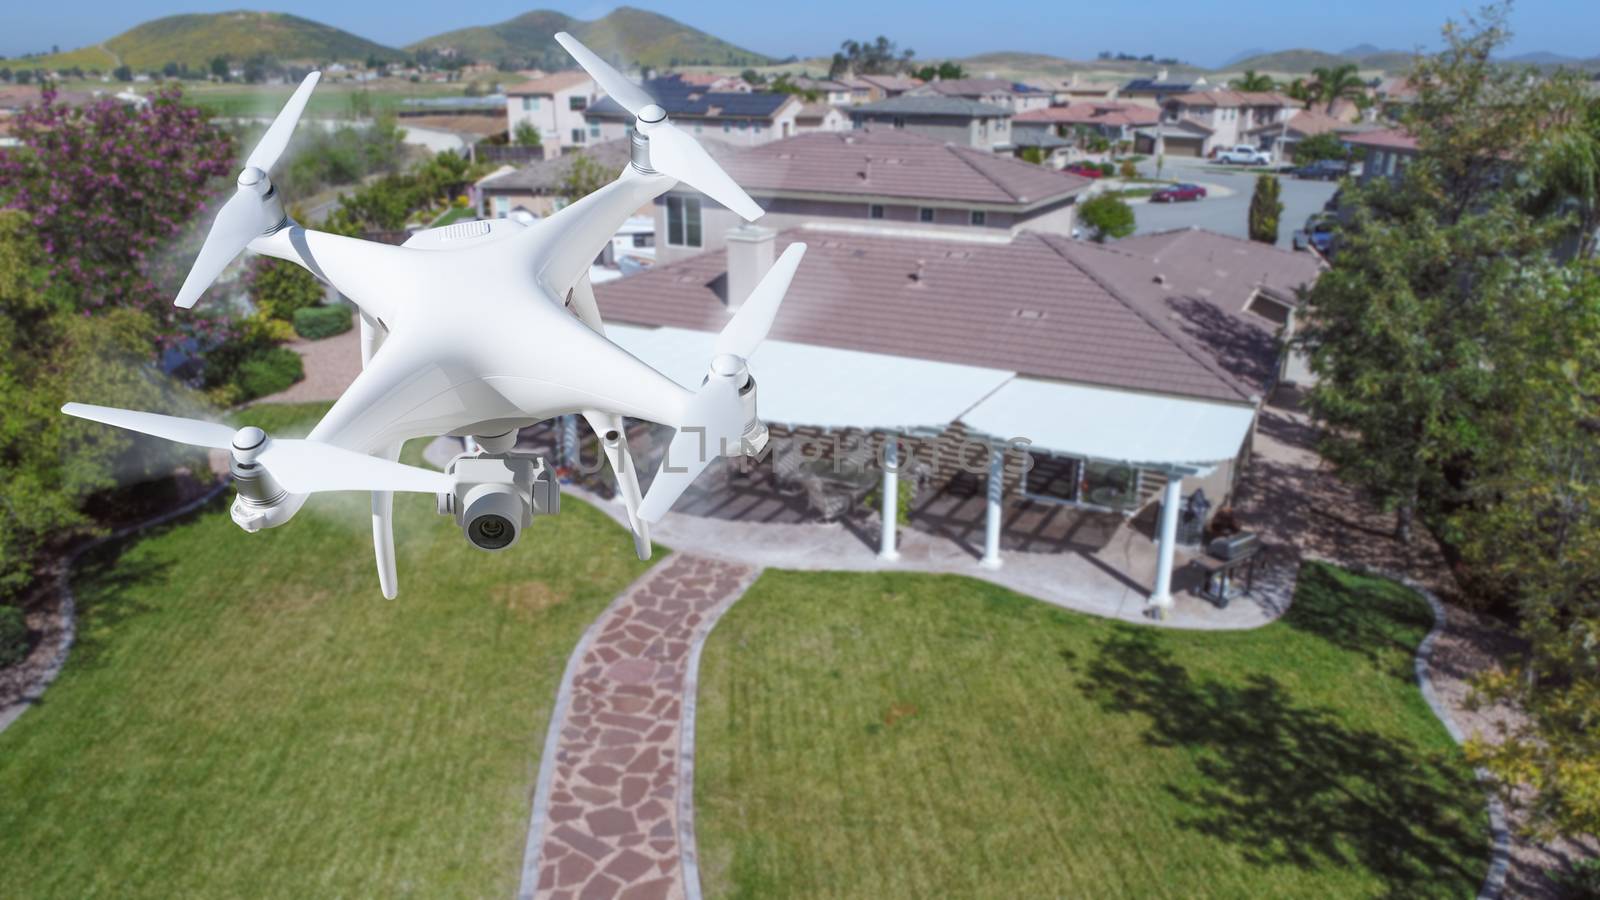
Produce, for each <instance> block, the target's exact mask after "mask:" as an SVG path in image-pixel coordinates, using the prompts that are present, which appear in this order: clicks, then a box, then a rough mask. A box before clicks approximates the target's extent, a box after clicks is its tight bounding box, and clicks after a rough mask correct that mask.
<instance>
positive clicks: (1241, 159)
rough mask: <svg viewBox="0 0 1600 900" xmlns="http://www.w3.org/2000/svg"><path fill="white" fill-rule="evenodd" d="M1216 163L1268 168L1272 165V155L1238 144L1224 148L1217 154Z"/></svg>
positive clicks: (1259, 149) (1258, 148) (1247, 145)
mask: <svg viewBox="0 0 1600 900" xmlns="http://www.w3.org/2000/svg"><path fill="white" fill-rule="evenodd" d="M1217 161H1218V162H1223V163H1233V164H1234V165H1239V166H1270V165H1272V154H1271V153H1269V152H1268V151H1266V150H1262V149H1261V148H1260V147H1252V146H1250V145H1249V144H1239V145H1237V146H1233V147H1227V148H1224V149H1223V150H1222V151H1221V152H1219V153H1218V154H1217Z"/></svg>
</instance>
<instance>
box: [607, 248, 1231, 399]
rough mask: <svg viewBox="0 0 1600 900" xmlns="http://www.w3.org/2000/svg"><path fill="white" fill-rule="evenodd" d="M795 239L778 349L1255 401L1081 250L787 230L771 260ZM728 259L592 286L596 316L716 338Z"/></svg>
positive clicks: (703, 257)
mask: <svg viewBox="0 0 1600 900" xmlns="http://www.w3.org/2000/svg"><path fill="white" fill-rule="evenodd" d="M796 240H803V241H805V242H806V243H808V244H809V245H810V250H809V252H807V254H806V257H805V260H804V261H803V262H802V263H801V265H800V269H799V271H798V272H797V273H796V275H795V279H794V282H793V284H792V285H791V287H790V289H789V294H788V298H787V299H786V300H785V302H784V308H783V314H782V315H781V316H779V317H778V321H777V323H776V325H775V326H774V327H773V331H772V336H773V338H775V339H778V340H786V341H796V342H801V343H808V344H815V345H820V346H827V347H838V348H842V349H848V350H859V351H863V352H868V353H882V354H888V355H893V356H905V357H912V358H917V359H930V360H938V361H943V362H953V363H960V364H965V365H973V366H985V367H989V368H995V369H1002V370H1008V371H1015V372H1021V373H1023V374H1026V375H1030V376H1034V377H1040V378H1055V379H1061V380H1064V381H1072V382H1078V383H1084V384H1096V385H1104V386H1107V387H1114V388H1123V389H1128V390H1137V391H1151V392H1157V393H1166V394H1177V395H1182V396H1189V397H1199V398H1203V399H1208V400H1217V401H1224V402H1245V401H1247V400H1248V399H1249V398H1250V397H1251V395H1252V394H1255V393H1257V392H1258V391H1256V390H1255V389H1254V388H1252V386H1251V385H1249V384H1248V383H1246V382H1244V381H1242V380H1241V379H1239V378H1236V377H1234V376H1232V375H1230V374H1229V373H1228V371H1227V370H1226V369H1225V368H1224V367H1223V366H1221V365H1220V364H1219V363H1218V362H1217V361H1216V359H1215V358H1214V355H1213V354H1210V353H1207V352H1205V351H1204V350H1202V349H1200V348H1198V347H1197V346H1196V345H1195V342H1194V339H1193V338H1190V337H1189V336H1187V335H1186V334H1185V333H1184V331H1183V330H1182V329H1181V328H1180V327H1179V325H1177V324H1175V323H1173V322H1171V321H1168V320H1167V319H1166V318H1165V317H1164V316H1163V315H1162V314H1160V312H1159V311H1158V310H1155V309H1153V308H1151V306H1150V305H1149V304H1148V303H1146V302H1144V301H1142V300H1141V299H1139V298H1137V297H1131V296H1127V295H1125V294H1124V293H1123V292H1122V291H1121V289H1120V288H1117V287H1114V286H1112V285H1111V284H1110V282H1108V281H1107V280H1106V279H1104V278H1102V277H1099V276H1098V275H1097V274H1096V273H1094V272H1092V271H1091V270H1090V269H1088V268H1086V267H1085V266H1084V265H1082V264H1081V263H1080V262H1079V261H1077V259H1076V257H1078V256H1079V254H1078V253H1077V252H1076V250H1077V249H1078V248H1081V246H1082V245H1078V244H1075V242H1073V241H1071V240H1069V239H1066V238H1062V237H1059V236H1054V235H1041V234H1035V233H1033V232H1022V233H1020V234H1018V235H1016V236H1015V237H1014V238H1013V239H1012V240H1010V241H1009V242H1007V243H988V242H976V241H960V240H944V239H936V238H924V237H916V238H912V237H891V236H887V235H867V234H860V233H853V232H852V233H845V232H830V231H827V230H824V229H795V230H791V231H786V232H783V233H781V234H779V235H778V236H777V239H776V242H777V247H776V249H777V250H778V251H780V252H781V250H782V249H783V248H784V247H786V246H788V245H789V244H790V243H792V242H794V241H796ZM726 261H727V257H726V255H725V254H723V253H719V252H710V253H702V254H699V255H697V256H693V257H690V258H688V259H685V260H681V261H679V262H676V263H671V264H669V265H665V266H657V267H656V268H654V269H651V270H650V271H648V272H644V273H641V274H639V275H634V276H632V277H629V278H623V279H619V280H617V281H612V282H607V283H605V284H601V285H597V286H596V287H595V291H596V294H597V296H598V298H599V302H600V308H601V311H602V313H603V314H604V316H605V317H606V319H607V320H614V321H618V322H628V323H633V324H639V325H653V326H673V327H679V328H691V329H696V330H702V331H716V330H719V329H721V328H722V326H723V325H724V324H726V322H727V319H728V313H727V310H726V307H725V306H724V304H723V301H722V299H721V296H720V293H719V292H720V291H721V290H722V289H723V285H724V284H725V282H726V276H725V273H726V269H727V262H726ZM1146 277H1149V276H1148V271H1147V274H1146Z"/></svg>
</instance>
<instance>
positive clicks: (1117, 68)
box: [953, 50, 1206, 81]
mask: <svg viewBox="0 0 1600 900" xmlns="http://www.w3.org/2000/svg"><path fill="white" fill-rule="evenodd" d="M953 62H956V63H960V65H961V68H963V69H965V70H966V71H967V74H969V75H973V76H983V75H986V74H988V73H990V72H993V73H994V74H995V75H996V76H997V77H1004V78H1015V79H1018V80H1022V81H1026V80H1028V79H1032V78H1069V77H1071V76H1073V75H1080V76H1083V77H1086V78H1089V79H1090V80H1095V79H1103V80H1110V81H1120V80H1122V79H1125V78H1140V77H1144V78H1153V77H1155V75H1156V73H1157V72H1158V71H1159V70H1161V69H1166V70H1167V75H1168V77H1170V78H1192V77H1194V76H1196V75H1202V74H1204V73H1205V71H1206V70H1205V69H1202V68H1200V67H1199V66H1190V65H1184V64H1182V63H1178V64H1165V65H1164V64H1162V63H1155V62H1141V61H1138V60H1121V59H1091V60H1079V59H1066V58H1064V57H1060V56H1050V55H1049V54H1045V53H1021V52H1016V51H1011V50H997V51H993V52H990V53H978V54H975V55H973V56H966V57H961V58H960V59H956V60H953Z"/></svg>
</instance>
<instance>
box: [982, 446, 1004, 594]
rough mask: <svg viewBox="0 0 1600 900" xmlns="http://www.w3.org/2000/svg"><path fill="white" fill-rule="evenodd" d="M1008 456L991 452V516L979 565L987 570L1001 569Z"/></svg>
mask: <svg viewBox="0 0 1600 900" xmlns="http://www.w3.org/2000/svg"><path fill="white" fill-rule="evenodd" d="M1005 464H1006V456H1005V454H1004V453H1002V452H1001V451H999V450H991V451H989V484H988V489H989V490H988V493H989V514H988V517H987V518H986V519H985V521H984V526H983V559H982V560H979V562H978V565H981V566H983V567H984V568H985V569H998V568H1000V514H1001V512H1002V507H1003V506H1004V500H1005Z"/></svg>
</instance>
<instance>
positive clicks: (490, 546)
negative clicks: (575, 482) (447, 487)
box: [439, 452, 561, 551]
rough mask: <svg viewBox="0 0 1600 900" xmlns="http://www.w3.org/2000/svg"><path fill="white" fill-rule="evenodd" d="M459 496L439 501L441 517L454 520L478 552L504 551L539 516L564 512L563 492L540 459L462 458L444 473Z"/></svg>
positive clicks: (520, 456)
mask: <svg viewBox="0 0 1600 900" xmlns="http://www.w3.org/2000/svg"><path fill="white" fill-rule="evenodd" d="M446 471H448V472H449V473H450V474H451V475H454V476H455V478H456V487H455V490H454V491H452V492H450V493H448V494H440V495H439V512H440V513H441V514H442V515H451V516H454V517H455V520H456V524H457V525H459V526H461V531H462V533H463V534H465V535H466V536H467V541H468V542H469V543H471V544H472V546H474V547H477V548H478V549H480V550H490V551H493V550H505V549H507V548H508V547H511V546H512V545H514V544H515V543H516V542H517V539H518V538H519V537H521V536H522V532H523V531H524V530H525V529H526V528H527V527H528V525H529V524H530V523H531V522H532V521H533V517H534V516H536V515H551V514H554V513H557V512H560V510H561V488H560V486H559V485H558V484H557V483H556V480H555V479H554V478H553V477H552V475H551V472H550V468H549V467H548V466H546V465H545V462H544V460H543V459H542V458H540V457H537V456H530V455H526V454H519V453H512V452H505V453H490V452H479V453H476V454H464V455H462V456H458V457H456V458H455V459H454V460H452V461H451V462H450V466H449V468H448V469H447V470H446Z"/></svg>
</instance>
